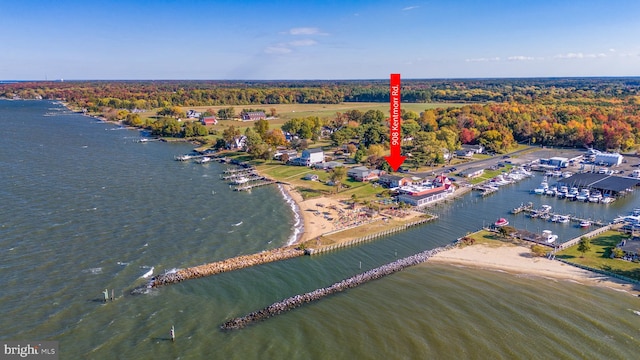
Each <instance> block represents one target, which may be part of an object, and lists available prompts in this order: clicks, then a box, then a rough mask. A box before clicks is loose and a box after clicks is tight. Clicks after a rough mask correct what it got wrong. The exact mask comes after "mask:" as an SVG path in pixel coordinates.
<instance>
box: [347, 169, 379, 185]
mask: <svg viewBox="0 0 640 360" xmlns="http://www.w3.org/2000/svg"><path fill="white" fill-rule="evenodd" d="M382 174H384V171H381V170H371V169H369V168H367V167H366V166H356V167H353V168H350V169H349V170H347V176H348V177H350V178H352V179H353V180H355V181H363V182H366V181H372V180H376V179H378V178H379V177H380V175H382Z"/></svg>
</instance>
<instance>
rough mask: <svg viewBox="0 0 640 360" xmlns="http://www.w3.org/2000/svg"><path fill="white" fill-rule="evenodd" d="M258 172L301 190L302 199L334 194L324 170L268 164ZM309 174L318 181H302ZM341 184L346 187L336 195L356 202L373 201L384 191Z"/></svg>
mask: <svg viewBox="0 0 640 360" xmlns="http://www.w3.org/2000/svg"><path fill="white" fill-rule="evenodd" d="M258 171H259V172H260V173H261V174H264V175H265V176H268V177H270V178H273V179H275V180H279V181H283V182H286V183H289V184H291V185H294V186H295V187H296V188H298V190H302V191H301V193H302V195H303V197H305V198H308V197H315V196H321V195H323V196H327V195H332V194H334V193H335V190H336V188H335V187H334V186H329V185H327V184H326V181H328V180H329V172H327V171H325V170H314V169H310V168H308V167H306V166H290V165H282V164H279V163H276V162H268V163H265V164H262V165H259V166H258ZM309 174H314V175H317V176H318V180H319V181H310V180H304V177H305V176H306V175H309ZM343 184H344V185H345V186H346V187H347V188H346V189H345V188H343V189H341V190H340V192H339V193H338V194H336V195H337V196H338V197H340V198H350V197H351V196H353V195H355V196H356V198H357V199H358V201H365V200H373V199H375V197H376V194H379V193H381V192H383V191H384V189H382V188H380V187H373V185H371V184H369V183H364V182H359V181H353V180H351V179H345V180H344V182H343Z"/></svg>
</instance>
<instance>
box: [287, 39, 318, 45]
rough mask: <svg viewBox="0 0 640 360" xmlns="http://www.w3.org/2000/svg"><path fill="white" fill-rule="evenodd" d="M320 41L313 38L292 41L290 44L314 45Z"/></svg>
mask: <svg viewBox="0 0 640 360" xmlns="http://www.w3.org/2000/svg"><path fill="white" fill-rule="evenodd" d="M317 43H318V42H317V41H315V40H313V39H304V40H294V41H290V42H289V43H288V44H289V46H312V45H316V44H317Z"/></svg>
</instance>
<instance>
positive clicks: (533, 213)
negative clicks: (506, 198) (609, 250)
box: [511, 203, 605, 226]
mask: <svg viewBox="0 0 640 360" xmlns="http://www.w3.org/2000/svg"><path fill="white" fill-rule="evenodd" d="M511 213H512V214H519V213H526V214H528V215H529V216H530V217H531V218H538V219H543V220H547V219H551V218H553V217H554V216H555V217H566V218H568V219H569V221H571V222H578V223H579V222H582V221H589V222H591V224H593V225H595V226H604V225H605V223H604V222H603V221H602V220H592V219H584V218H581V217H578V216H576V215H572V214H569V215H565V214H558V213H554V212H552V211H550V210H546V209H543V208H540V209H534V208H533V204H532V203H528V204H526V205H525V204H522V205H520V206H518V207H516V208H514V209H513V210H511Z"/></svg>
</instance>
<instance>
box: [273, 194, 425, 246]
mask: <svg viewBox="0 0 640 360" xmlns="http://www.w3.org/2000/svg"><path fill="white" fill-rule="evenodd" d="M281 186H282V190H283V191H284V192H285V193H286V194H287V195H288V196H289V197H290V198H291V199H292V200H293V201H294V202H295V204H296V206H297V207H298V214H299V215H300V216H301V218H302V222H303V225H304V229H303V231H302V234H301V235H300V236H298V239H297V240H296V241H295V243H301V242H305V241H308V240H312V239H316V238H318V237H320V236H322V235H326V234H327V233H329V232H335V231H337V230H347V231H345V232H339V233H338V234H340V235H335V236H332V241H338V242H342V241H347V240H349V239H351V238H356V237H358V236H362V235H364V234H365V233H367V232H369V233H371V232H377V231H382V230H384V229H388V228H392V227H394V226H398V225H401V224H402V223H406V222H408V221H411V220H413V219H416V218H417V217H419V216H421V215H423V214H422V213H420V212H417V211H412V210H404V211H403V212H402V214H396V215H401V217H397V216H394V215H390V213H389V212H383V213H381V214H377V215H374V216H373V218H372V220H373V221H372V222H370V223H366V224H365V223H362V222H359V219H358V217H357V216H356V215H354V212H353V210H352V209H351V206H350V205H348V204H345V203H343V202H341V199H340V198H336V197H329V196H321V197H315V198H312V199H307V200H304V199H303V198H302V196H301V195H300V193H298V192H297V191H296V190H295V188H294V187H292V186H291V185H285V184H283V185H281ZM341 220H344V221H341ZM365 225H366V230H364V229H363V228H362V226H365ZM349 229H362V231H359V232H357V233H356V234H353V231H349Z"/></svg>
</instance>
